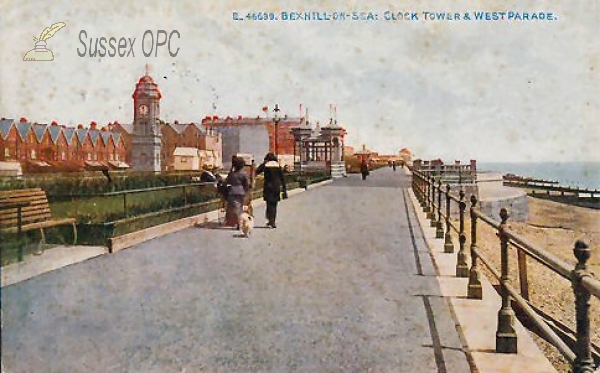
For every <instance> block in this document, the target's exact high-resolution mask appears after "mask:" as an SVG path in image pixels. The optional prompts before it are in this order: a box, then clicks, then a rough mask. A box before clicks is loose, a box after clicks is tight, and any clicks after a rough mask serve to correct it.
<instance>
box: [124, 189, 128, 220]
mask: <svg viewBox="0 0 600 373" xmlns="http://www.w3.org/2000/svg"><path fill="white" fill-rule="evenodd" d="M123 215H124V217H127V215H128V214H127V193H123Z"/></svg>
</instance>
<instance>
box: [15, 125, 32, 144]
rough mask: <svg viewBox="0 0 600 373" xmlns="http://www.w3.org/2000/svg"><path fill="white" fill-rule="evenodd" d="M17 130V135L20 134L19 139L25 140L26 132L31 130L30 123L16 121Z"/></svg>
mask: <svg viewBox="0 0 600 373" xmlns="http://www.w3.org/2000/svg"><path fill="white" fill-rule="evenodd" d="M16 126H17V131H18V132H19V136H21V140H23V141H25V139H26V138H27V134H29V131H31V123H29V122H18V123H16Z"/></svg>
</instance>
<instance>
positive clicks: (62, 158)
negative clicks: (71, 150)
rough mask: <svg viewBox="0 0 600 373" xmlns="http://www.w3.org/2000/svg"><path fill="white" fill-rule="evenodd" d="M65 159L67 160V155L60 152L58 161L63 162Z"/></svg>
mask: <svg viewBox="0 0 600 373" xmlns="http://www.w3.org/2000/svg"><path fill="white" fill-rule="evenodd" d="M66 158H67V155H66V154H65V152H62V153H61V155H60V159H61V160H63V161H64V160H65V159H66Z"/></svg>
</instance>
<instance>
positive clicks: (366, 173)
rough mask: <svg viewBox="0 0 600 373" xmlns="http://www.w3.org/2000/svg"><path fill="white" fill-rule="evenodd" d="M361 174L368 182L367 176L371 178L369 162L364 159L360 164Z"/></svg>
mask: <svg viewBox="0 0 600 373" xmlns="http://www.w3.org/2000/svg"><path fill="white" fill-rule="evenodd" d="M360 173H361V174H362V179H363V180H367V176H369V166H368V165H367V161H366V160H364V159H363V161H362V163H361V164H360Z"/></svg>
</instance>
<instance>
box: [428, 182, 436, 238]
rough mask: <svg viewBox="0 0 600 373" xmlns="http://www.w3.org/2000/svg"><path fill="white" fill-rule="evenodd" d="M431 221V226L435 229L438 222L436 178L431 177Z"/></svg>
mask: <svg viewBox="0 0 600 373" xmlns="http://www.w3.org/2000/svg"><path fill="white" fill-rule="evenodd" d="M430 180H431V217H430V219H431V221H430V224H429V225H430V226H431V227H432V228H435V226H436V222H435V177H434V176H431V179H430Z"/></svg>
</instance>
